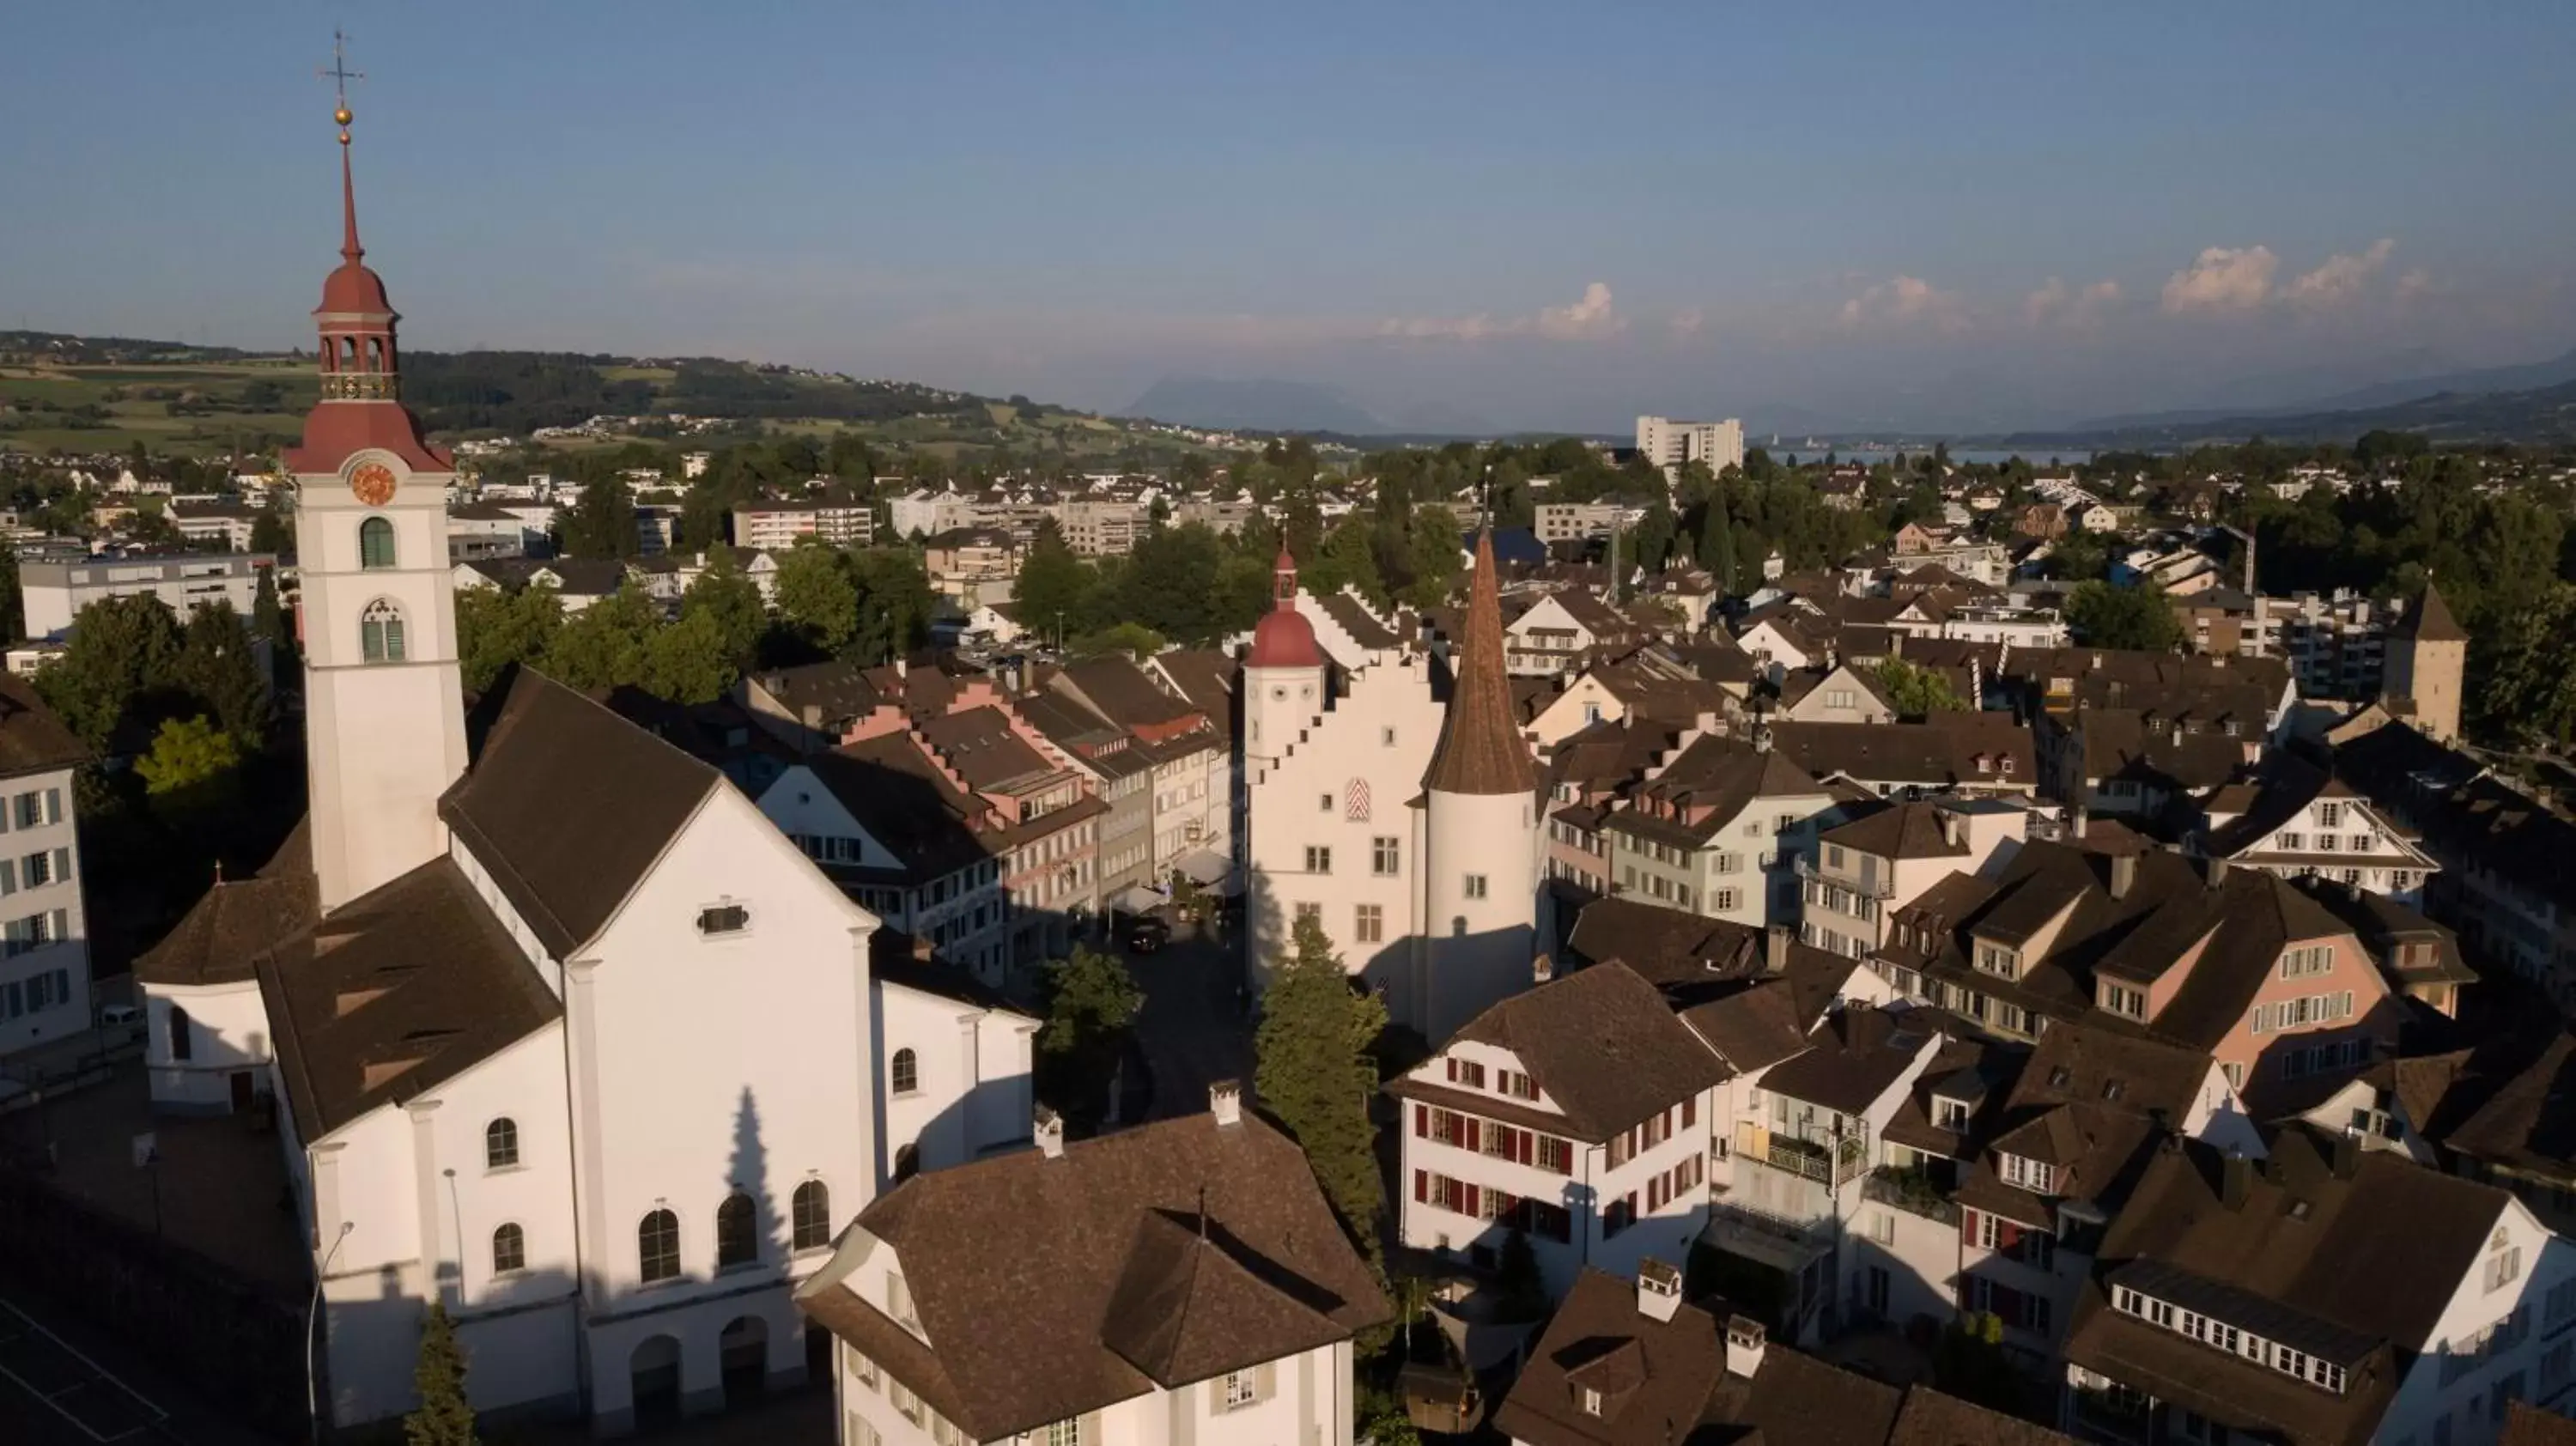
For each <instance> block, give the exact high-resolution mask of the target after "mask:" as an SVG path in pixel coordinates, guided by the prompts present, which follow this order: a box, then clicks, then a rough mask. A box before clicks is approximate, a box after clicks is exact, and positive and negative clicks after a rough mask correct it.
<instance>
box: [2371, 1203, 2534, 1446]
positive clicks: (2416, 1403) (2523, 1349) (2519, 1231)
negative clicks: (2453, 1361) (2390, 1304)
mask: <svg viewBox="0 0 2576 1446" xmlns="http://www.w3.org/2000/svg"><path fill="white" fill-rule="evenodd" d="M2498 1196H2499V1199H2500V1200H2501V1202H2502V1207H2501V1209H2500V1210H2499V1211H2498V1213H2497V1217H2496V1222H2495V1225H2494V1226H2492V1227H2490V1229H2491V1231H2492V1230H2498V1229H2500V1230H2501V1231H2502V1232H2503V1233H2504V1246H2505V1248H2506V1249H2518V1250H2520V1251H2521V1252H2522V1274H2521V1276H2520V1278H2519V1279H2517V1280H2515V1281H2514V1282H2513V1283H2512V1284H2510V1285H2508V1286H2506V1287H2505V1288H2503V1289H2501V1290H2496V1291H2490V1290H2488V1289H2487V1288H2486V1269H2487V1262H2488V1261H2489V1259H2491V1258H2492V1257H2493V1256H2494V1255H2495V1254H2496V1251H2495V1249H2494V1247H2493V1245H2492V1244H2490V1245H2489V1246H2486V1247H2482V1248H2481V1249H2480V1250H2479V1251H2478V1255H2477V1258H2476V1259H2475V1260H2473V1261H2471V1262H2470V1263H2469V1268H2468V1270H2467V1272H2466V1273H2465V1274H2464V1275H2463V1276H2462V1278H2461V1280H2460V1283H2459V1287H2458V1289H2457V1290H2455V1291H2454V1292H2453V1293H2452V1296H2451V1301H2450V1303H2449V1304H2448V1305H2446V1306H2444V1307H2443V1309H2442V1315H2441V1318H2440V1320H2439V1321H2437V1322H2436V1323H2435V1325H2434V1327H2433V1330H2432V1332H2431V1334H2430V1335H2428V1336H2427V1337H2426V1338H2425V1339H2424V1340H2422V1341H2402V1342H2399V1344H2400V1345H2403V1346H2409V1347H2413V1348H2414V1349H2416V1350H2418V1351H2420V1352H2422V1354H2420V1355H2419V1356H2417V1358H2416V1360H2415V1363H2414V1364H2413V1366H2411V1367H2410V1368H2409V1369H2408V1370H2407V1372H2406V1379H2405V1380H2404V1381H2403V1382H2402V1383H2401V1384H2400V1385H2399V1386H2398V1388H2397V1396H2396V1399H2394V1400H2392V1401H2391V1402H2389V1405H2388V1414H2387V1415H2385V1416H2383V1417H2381V1418H2380V1428H2379V1439H2381V1440H2383V1441H2403V1440H2407V1439H2409V1438H2412V1439H2415V1440H2418V1441H2430V1440H2431V1439H2433V1425H2434V1422H2435V1421H2437V1420H2439V1419H2440V1418H2441V1417H2442V1416H2444V1415H2446V1414H2447V1415H2449V1416H2450V1417H2451V1418H2452V1435H2451V1441H2452V1446H2472V1443H2477V1442H2485V1441H2491V1440H2493V1439H2495V1433H2496V1429H2497V1427H2496V1423H2495V1422H2494V1421H2493V1420H2492V1419H2491V1417H2490V1414H2489V1412H2488V1410H2487V1409H2486V1407H2487V1405H2488V1402H2489V1401H2490V1400H2491V1398H2492V1393H2493V1392H2494V1390H2495V1388H2496V1386H2497V1383H2499V1382H2500V1381H2502V1380H2503V1379H2504V1378H2505V1377H2507V1376H2509V1375H2512V1374H2513V1373H2515V1372H2517V1371H2519V1372H2521V1373H2522V1386H2523V1398H2524V1399H2526V1400H2537V1399H2538V1398H2539V1395H2540V1390H2539V1386H2540V1356H2541V1352H2542V1350H2543V1349H2545V1347H2546V1345H2547V1344H2548V1342H2544V1341H2543V1339H2542V1326H2543V1321H2544V1311H2543V1302H2545V1301H2546V1300H2547V1299H2548V1296H2549V1292H2550V1289H2551V1288H2552V1287H2554V1286H2556V1285H2558V1284H2560V1283H2562V1282H2564V1281H2567V1280H2569V1279H2570V1278H2576V1244H2571V1243H2569V1242H2568V1241H2566V1240H2564V1239H2561V1238H2560V1237H2558V1236H2555V1235H2552V1234H2551V1233H2550V1232H2549V1229H2548V1227H2547V1226H2544V1225H2542V1224H2541V1223H2540V1218H2539V1217H2538V1216H2536V1215H2534V1214H2532V1213H2531V1211H2530V1210H2529V1209H2528V1208H2526V1207H2525V1206H2524V1205H2523V1204H2522V1202H2520V1201H2518V1200H2515V1199H2513V1198H2512V1197H2510V1196H2507V1195H2503V1194H2502V1192H2498ZM2517 1308H2522V1309H2525V1310H2527V1312H2528V1317H2529V1328H2528V1329H2527V1330H2526V1331H2525V1332H2524V1333H2523V1337H2522V1343H2521V1344H2520V1345H2519V1346H2517V1347H2516V1348H2514V1349H2513V1350H2510V1351H2505V1352H2501V1353H2499V1354H2497V1355H2495V1356H2493V1357H2492V1358H2490V1359H2488V1360H2487V1361H2485V1362H2484V1363H2482V1364H2480V1365H2479V1366H2477V1367H2476V1368H2475V1369H2472V1370H2470V1371H2468V1372H2466V1373H2465V1374H2463V1375H2462V1376H2460V1378H2459V1379H2458V1380H2455V1381H2453V1382H2452V1383H2451V1384H2450V1385H2448V1386H2444V1385H2443V1384H2442V1363H2441V1360H2440V1354H2441V1352H2442V1350H2443V1347H2444V1344H2445V1343H2446V1342H2452V1341H2461V1340H2465V1339H2467V1338H2469V1337H2471V1336H2474V1335H2475V1334H2477V1333H2478V1332H2480V1331H2482V1330H2485V1329H2486V1328H2487V1327H2489V1326H2491V1325H2493V1324H2495V1323H2496V1322H2498V1321H2501V1320H2503V1319H2505V1318H2506V1317H2507V1316H2509V1315H2511V1314H2512V1313H2513V1312H2514V1311H2515V1310H2516V1309H2517ZM2559 1339H2564V1336H2563V1334H2562V1336H2561V1337H2559ZM2473 1399H2474V1400H2475V1402H2476V1404H2477V1406H2478V1408H2479V1409H2477V1410H2474V1411H2472V1410H2470V1409H2469V1407H2470V1404H2471V1402H2472V1400H2473Z"/></svg>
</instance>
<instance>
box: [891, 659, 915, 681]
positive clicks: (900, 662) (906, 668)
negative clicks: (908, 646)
mask: <svg viewBox="0 0 2576 1446" xmlns="http://www.w3.org/2000/svg"><path fill="white" fill-rule="evenodd" d="M894 675H895V676H896V677H898V678H909V677H911V676H912V659H910V658H897V659H895V660H894Z"/></svg>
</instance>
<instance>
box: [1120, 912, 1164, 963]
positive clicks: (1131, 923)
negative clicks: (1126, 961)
mask: <svg viewBox="0 0 2576 1446" xmlns="http://www.w3.org/2000/svg"><path fill="white" fill-rule="evenodd" d="M1119 938H1120V940H1121V941H1122V942H1124V943H1125V944H1126V945H1127V952H1128V953H1130V954H1151V953H1153V952H1154V951H1155V950H1157V949H1160V948H1162V947H1163V946H1164V945H1166V944H1168V943H1170V942H1172V926H1171V925H1169V924H1166V923H1164V922H1163V921H1162V920H1161V919H1158V918H1156V917H1154V916H1153V915H1151V914H1139V915H1137V916H1136V917H1135V918H1133V919H1130V920H1128V921H1127V927H1126V929H1125V930H1124V931H1123V932H1122V933H1121V934H1120V935H1119Z"/></svg>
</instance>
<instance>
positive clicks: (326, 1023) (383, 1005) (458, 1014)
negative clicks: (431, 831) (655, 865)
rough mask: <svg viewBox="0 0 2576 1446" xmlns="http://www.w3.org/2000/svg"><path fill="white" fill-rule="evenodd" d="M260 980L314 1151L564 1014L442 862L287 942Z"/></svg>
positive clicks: (280, 1058) (299, 1121) (455, 871)
mask: <svg viewBox="0 0 2576 1446" xmlns="http://www.w3.org/2000/svg"><path fill="white" fill-rule="evenodd" d="M259 983H260V994H261V997H262V998H263V1000H264V1001H265V1002H266V1004H267V1007H268V1024H269V1032H270V1034H271V1036H272V1037H273V1038H274V1040H275V1042H276V1047H277V1062H278V1070H279V1073H280V1074H282V1075H283V1076H284V1077H285V1080H286V1085H287V1088H286V1095H287V1099H288V1100H289V1101H290V1102H291V1103H292V1105H293V1108H294V1110H295V1122H296V1130H297V1132H298V1134H299V1135H301V1137H302V1138H303V1140H304V1142H305V1143H306V1144H308V1145H309V1144H312V1143H315V1142H317V1141H319V1140H321V1139H322V1138H324V1137H325V1136H327V1135H329V1134H330V1133H331V1132H332V1131H334V1130H337V1129H339V1128H340V1127H341V1126H343V1125H346V1124H348V1123H349V1122H351V1121H353V1120H355V1119H357V1118H358V1117H359V1116H361V1115H364V1114H366V1113H368V1112H369V1111H372V1110H374V1109H376V1108H377V1107H379V1106H381V1105H386V1104H392V1103H398V1102H400V1101H403V1100H408V1099H411V1098H413V1097H414V1096H416V1095H419V1094H421V1093H423V1092H424V1091H427V1090H430V1089H434V1088H436V1087H437V1086H438V1085H440V1084H442V1083H444V1082H446V1081H447V1080H450V1079H453V1078H455V1077H456V1076H457V1075H459V1074H462V1073H464V1072H465V1071H466V1070H468V1069H470V1068H472V1067H473V1066H475V1065H477V1064H480V1063H482V1062H483V1061H484V1060H486V1059H489V1058H491V1057H492V1056H493V1055H494V1054H496V1053H498V1052H499V1051H501V1050H502V1049H504V1048H507V1047H508V1046H510V1045H512V1044H515V1043H517V1042H518V1041H520V1040H522V1039H525V1038H527V1037H528V1036H529V1035H530V1034H533V1033H535V1032H536V1031H537V1030H539V1029H541V1028H543V1027H544V1026H545V1025H546V1024H548V1023H549V1022H551V1021H553V1020H555V1019H557V1018H560V1017H561V1016H562V1013H563V1006H562V1004H561V1003H560V1002H559V1001H557V1000H556V998H555V996H554V994H553V993H552V992H551V991H549V990H548V989H547V988H546V986H545V983H544V981H543V980H541V979H539V978H538V977H537V972H536V970H535V969H533V968H531V967H530V966H529V964H528V958H527V955H526V954H525V953H523V952H521V950H520V948H519V945H518V943H517V942H516V941H515V940H513V939H512V938H511V937H510V935H509V932H508V931H507V930H505V929H503V928H502V927H501V922H500V920H498V919H496V918H494V917H493V914H492V911H491V909H490V908H489V907H488V906H487V905H485V904H484V902H483V900H482V899H481V898H480V897H479V896H478V895H476V893H475V892H474V886H473V885H472V884H470V883H468V882H466V879H465V875H464V873H463V871H462V870H460V869H459V868H458V867H457V865H456V862H455V860H453V859H451V858H449V857H447V856H446V855H444V854H442V855H440V856H439V857H437V858H435V859H433V860H431V861H430V862H428V863H425V864H423V865H421V866H420V867H419V868H416V869H414V870H412V871H411V872H410V873H407V874H404V875H402V876H401V877H400V878H397V879H395V880H393V881H392V882H391V883H388V884H386V885H384V886H383V887H381V888H379V889H376V890H374V891H373V892H371V893H368V894H364V895H362V896H360V897H358V898H356V899H352V900H350V901H349V902H348V903H346V904H343V905H341V906H340V907H339V908H338V909H336V910H334V911H333V912H332V913H331V915H330V917H329V918H327V919H324V920H321V921H319V922H316V923H312V924H309V925H307V926H306V927H305V928H304V929H302V930H301V931H300V932H298V933H297V934H295V935H294V936H293V937H291V938H289V939H287V940H285V941H283V942H281V943H280V944H278V945H277V947H276V949H275V950H274V952H273V953H271V954H268V955H265V956H263V957H262V958H261V959H260V961H259Z"/></svg>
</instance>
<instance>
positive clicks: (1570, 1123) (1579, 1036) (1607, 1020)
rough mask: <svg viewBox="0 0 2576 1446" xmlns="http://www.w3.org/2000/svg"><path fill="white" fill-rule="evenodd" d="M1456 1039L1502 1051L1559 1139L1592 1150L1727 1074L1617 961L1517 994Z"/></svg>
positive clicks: (1634, 974)
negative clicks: (1555, 1123)
mask: <svg viewBox="0 0 2576 1446" xmlns="http://www.w3.org/2000/svg"><path fill="white" fill-rule="evenodd" d="M1457 1037H1458V1038H1460V1039H1465V1040H1474V1041H1476V1042H1478V1043H1481V1044H1490V1045H1495V1046H1497V1047H1499V1048H1503V1049H1508V1050H1510V1051H1511V1052H1512V1053H1513V1054H1514V1055H1515V1056H1517V1057H1518V1058H1519V1059H1520V1062H1521V1064H1522V1066H1523V1067H1524V1068H1526V1069H1527V1070H1528V1071H1529V1073H1530V1076H1531V1077H1532V1078H1534V1079H1536V1080H1537V1081H1538V1084H1539V1088H1540V1089H1541V1090H1543V1091H1545V1092H1546V1094H1547V1096H1548V1098H1549V1099H1551V1100H1553V1101H1555V1103H1556V1105H1557V1107H1558V1108H1559V1109H1561V1110H1562V1111H1564V1113H1565V1123H1566V1126H1567V1130H1566V1133H1568V1134H1571V1135H1573V1136H1574V1137H1575V1138H1577V1139H1580V1140H1583V1141H1585V1142H1587V1143H1592V1144H1598V1143H1600V1142H1602V1141H1604V1140H1607V1139H1609V1138H1610V1137H1611V1136H1613V1135H1615V1134H1617V1133H1619V1132H1620V1131H1621V1130H1624V1129H1626V1128H1628V1127H1629V1126H1630V1125H1633V1124H1635V1123H1637V1122H1638V1121H1639V1120H1642V1119H1644V1118H1646V1117H1647V1116H1649V1115H1652V1114H1655V1113H1657V1112H1659V1111H1661V1110H1664V1109H1667V1108H1669V1107H1671V1106H1672V1105H1674V1104H1675V1103H1677V1102H1679V1101H1680V1100H1682V1099H1683V1098H1684V1097H1686V1096H1689V1095H1693V1094H1696V1093H1698V1092H1699V1091H1701V1090H1704V1089H1707V1088H1709V1087H1710V1086H1712V1085H1715V1084H1717V1083H1718V1082H1719V1081H1721V1080H1724V1079H1726V1078H1727V1077H1728V1074H1729V1071H1728V1070H1727V1068H1726V1066H1725V1065H1724V1064H1723V1063H1721V1062H1720V1061H1719V1060H1718V1058H1717V1056H1715V1055H1713V1054H1711V1053H1709V1051H1708V1047H1707V1046H1706V1045H1703V1044H1702V1043H1700V1041H1699V1039H1698V1037H1697V1036H1695V1035H1693V1034H1692V1033H1691V1032H1690V1030H1689V1029H1687V1028H1685V1027H1684V1026H1683V1024H1682V1022H1681V1021H1680V1020H1678V1019H1675V1018H1674V1017H1673V1012H1672V1009H1671V1007H1670V1006H1669V1005H1667V1004H1665V1002H1664V997H1663V995H1661V994H1660V993H1658V992H1656V989H1655V986H1654V985H1652V984H1649V983H1647V982H1646V980H1645V978H1644V977H1643V976H1642V975H1640V974H1638V973H1637V971H1635V970H1634V969H1631V968H1629V967H1628V966H1627V965H1625V964H1617V963H1612V964H1596V965H1594V966H1593V967H1591V968H1589V969H1581V970H1577V971H1575V972H1574V973H1572V974H1568V975H1566V976H1564V977H1562V978H1559V979H1555V980H1552V981H1550V982H1548V983H1546V984H1542V985H1540V986H1539V987H1537V988H1536V989H1532V990H1529V991H1528V992H1526V993H1522V994H1516V995H1514V996H1512V997H1511V998H1509V999H1506V1000H1504V1001H1503V1002H1501V1003H1500V1004H1497V1005H1494V1006H1493V1007H1492V1008H1490V1009H1487V1010H1486V1011H1485V1012H1484V1013H1482V1014H1479V1015H1477V1016H1476V1017H1475V1018H1474V1019H1472V1020H1469V1021H1468V1022H1467V1024H1466V1025H1465V1027H1463V1028H1461V1029H1460V1030H1459V1031H1458V1035H1457Z"/></svg>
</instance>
